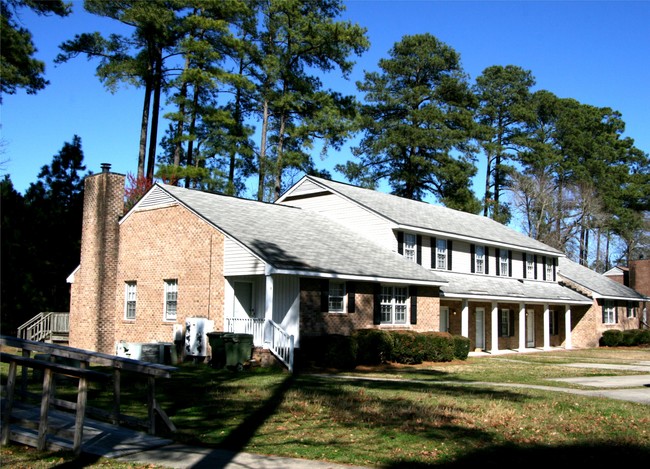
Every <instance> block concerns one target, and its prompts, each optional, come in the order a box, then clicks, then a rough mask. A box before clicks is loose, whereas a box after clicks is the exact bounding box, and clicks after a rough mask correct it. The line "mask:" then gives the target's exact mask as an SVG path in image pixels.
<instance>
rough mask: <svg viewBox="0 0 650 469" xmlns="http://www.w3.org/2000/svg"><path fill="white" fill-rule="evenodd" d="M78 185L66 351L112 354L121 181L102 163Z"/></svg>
mask: <svg viewBox="0 0 650 469" xmlns="http://www.w3.org/2000/svg"><path fill="white" fill-rule="evenodd" d="M101 169H102V171H101V173H98V174H94V175H91V176H88V177H87V178H86V180H85V181H84V208H83V223H82V228H81V262H80V265H79V269H78V270H77V271H76V272H75V274H74V281H73V284H72V289H71V298H70V345H71V346H72V347H77V348H82V349H86V350H93V351H97V352H103V353H110V354H113V353H115V350H114V348H115V320H116V314H115V305H116V297H115V295H116V288H117V286H116V282H117V257H118V247H119V220H120V217H122V215H123V214H124V184H125V179H126V178H125V176H124V175H123V174H115V173H112V172H111V171H110V169H111V165H110V164H108V163H103V164H102V165H101Z"/></svg>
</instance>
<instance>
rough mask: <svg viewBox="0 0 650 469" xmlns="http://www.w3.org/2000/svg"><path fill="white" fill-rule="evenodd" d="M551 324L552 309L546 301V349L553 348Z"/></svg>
mask: <svg viewBox="0 0 650 469" xmlns="http://www.w3.org/2000/svg"><path fill="white" fill-rule="evenodd" d="M550 325H551V311H550V310H549V309H548V303H544V349H545V350H548V349H550V348H551V335H550V332H549V327H550Z"/></svg>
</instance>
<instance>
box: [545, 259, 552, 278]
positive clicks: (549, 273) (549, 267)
mask: <svg viewBox="0 0 650 469" xmlns="http://www.w3.org/2000/svg"><path fill="white" fill-rule="evenodd" d="M544 268H545V269H546V281H548V282H552V281H553V259H552V258H549V259H546V265H545V266H544Z"/></svg>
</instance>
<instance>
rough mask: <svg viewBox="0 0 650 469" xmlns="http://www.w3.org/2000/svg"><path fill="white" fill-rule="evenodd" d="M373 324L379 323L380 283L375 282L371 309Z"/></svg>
mask: <svg viewBox="0 0 650 469" xmlns="http://www.w3.org/2000/svg"><path fill="white" fill-rule="evenodd" d="M372 313H373V314H372V322H373V324H381V284H380V283H376V284H375V294H374V304H373V311H372Z"/></svg>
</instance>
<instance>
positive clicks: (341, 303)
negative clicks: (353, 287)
mask: <svg viewBox="0 0 650 469" xmlns="http://www.w3.org/2000/svg"><path fill="white" fill-rule="evenodd" d="M328 311H329V312H330V313H343V312H344V311H345V282H339V281H336V280H330V281H329V299H328Z"/></svg>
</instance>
